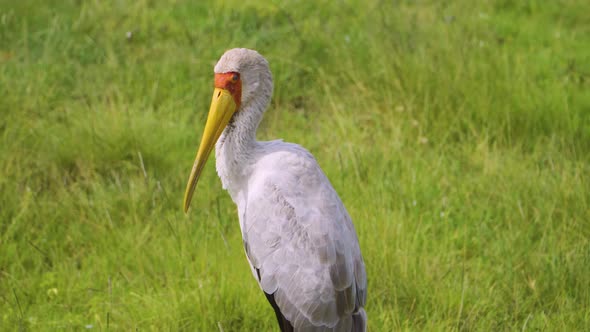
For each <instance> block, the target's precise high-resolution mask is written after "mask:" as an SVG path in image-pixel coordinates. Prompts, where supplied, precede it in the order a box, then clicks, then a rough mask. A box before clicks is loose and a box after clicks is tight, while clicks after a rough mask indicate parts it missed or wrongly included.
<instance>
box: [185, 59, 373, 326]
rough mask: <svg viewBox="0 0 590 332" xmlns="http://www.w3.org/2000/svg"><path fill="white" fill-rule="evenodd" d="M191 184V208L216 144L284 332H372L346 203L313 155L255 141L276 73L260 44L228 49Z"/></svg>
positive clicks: (250, 253)
mask: <svg viewBox="0 0 590 332" xmlns="http://www.w3.org/2000/svg"><path fill="white" fill-rule="evenodd" d="M214 73H215V80H214V82H215V83H214V92H213V98H212V101H211V106H210V109H209V113H208V115H207V121H206V123H205V128H204V130H203V136H202V138H201V142H200V144H199V148H198V150H197V156H196V158H195V161H194V164H193V167H192V170H191V173H190V176H189V180H188V183H187V187H186V191H185V195H184V202H183V205H184V207H183V209H184V212H185V213H187V211H188V209H189V207H190V203H191V200H192V197H193V194H194V192H195V187H196V185H197V182H198V179H199V177H200V175H201V173H202V171H203V168H204V166H205V164H206V162H207V160H208V158H209V155H210V153H211V151H212V150H213V148H214V147H215V160H216V169H217V173H218V175H219V178H220V179H221V183H222V186H223V189H225V190H227V191H228V193H229V195H230V196H231V198H232V200H233V201H234V203H235V204H236V206H237V212H238V219H239V223H240V229H241V233H242V240H243V245H244V251H245V253H246V258H247V260H248V263H249V265H250V268H251V270H252V274H253V276H254V278H255V279H256V281H257V282H258V284H259V286H260V288H261V289H262V291H263V292H264V295H265V297H266V299H267V300H268V302H269V303H270V305H271V306H272V308H273V309H274V312H275V315H276V319H277V321H278V325H279V328H280V330H281V332H287V331H298V332H315V331H338V332H340V331H347V332H361V331H366V329H367V313H366V311H365V309H364V306H365V303H366V298H367V276H366V272H365V263H364V261H363V257H362V255H361V251H360V246H359V241H358V237H357V234H356V231H355V228H354V225H353V223H352V220H351V217H350V215H349V214H348V212H347V210H346V208H345V207H344V204H343V203H342V201H341V199H340V198H339V196H338V194H337V193H336V191H335V189H334V188H333V187H332V185H331V183H330V181H329V180H328V178H327V176H326V175H325V173H324V172H323V171H322V169H321V168H320V166H319V165H318V163H317V161H316V160H315V158H314V157H313V155H312V154H311V153H310V152H308V151H307V150H306V149H305V148H303V147H301V146H300V145H297V144H294V143H286V142H283V141H282V140H272V141H257V140H256V131H257V128H258V125H259V123H260V121H261V119H262V117H263V114H264V112H265V111H266V109H267V108H268V106H269V104H270V100H271V96H272V92H273V79H272V74H271V71H270V67H269V63H268V61H267V60H266V59H265V58H264V57H263V56H262V55H260V54H259V53H258V52H257V51H255V50H250V49H245V48H234V49H230V50H228V51H226V52H225V53H224V54H223V55H222V56H221V58H220V59H219V61H218V62H217V64H216V65H215V67H214Z"/></svg>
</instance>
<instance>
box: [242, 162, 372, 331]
mask: <svg viewBox="0 0 590 332" xmlns="http://www.w3.org/2000/svg"><path fill="white" fill-rule="evenodd" d="M285 167H288V168H291V169H289V172H281V173H280V175H281V177H275V176H273V175H272V174H265V175H264V176H262V177H259V178H257V180H256V181H259V183H258V184H257V185H258V188H262V190H258V191H257V192H256V193H250V194H249V195H250V196H251V197H249V200H248V203H247V207H246V210H245V213H244V216H243V218H244V222H243V226H242V227H243V229H242V231H243V236H244V242H245V245H246V248H247V249H246V251H247V256H248V259H249V261H250V263H251V265H252V266H253V267H254V268H256V269H258V270H259V272H260V278H259V283H260V286H261V288H262V289H263V290H264V292H266V293H268V294H274V299H275V301H276V303H277V305H278V307H279V308H280V310H281V312H282V314H283V315H284V316H285V317H286V318H287V319H288V320H289V321H290V322H291V323H292V325H293V326H294V327H295V330H296V331H365V329H366V313H365V311H364V309H363V306H364V304H365V301H366V285H367V281H366V275H365V268H364V262H363V259H362V256H361V253H360V249H359V246H358V240H357V237H356V233H355V231H354V227H353V225H352V221H351V220H350V217H349V215H348V213H347V212H346V210H345V208H344V206H343V204H342V202H341V201H340V199H339V197H338V196H337V194H336V192H335V191H334V189H333V188H332V186H331V185H330V183H329V181H328V179H327V178H326V177H325V175H324V174H323V172H322V171H321V170H320V169H319V167H318V166H317V164H315V161H314V160H313V159H312V160H311V162H306V161H305V160H304V161H303V162H298V163H293V162H291V163H290V164H287V165H286V166H285ZM285 174H288V176H287V177H285V176H284V175H285Z"/></svg>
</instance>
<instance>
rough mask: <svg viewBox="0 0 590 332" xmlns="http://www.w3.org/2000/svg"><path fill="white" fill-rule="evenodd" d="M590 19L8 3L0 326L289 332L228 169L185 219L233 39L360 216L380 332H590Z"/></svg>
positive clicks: (374, 323)
mask: <svg viewBox="0 0 590 332" xmlns="http://www.w3.org/2000/svg"><path fill="white" fill-rule="evenodd" d="M588 12H590V2H588V1H585V0H571V1H565V0H564V1H540V0H539V1H534V0H529V1H519V2H513V1H486V2H475V1H469V0H462V1H453V2H443V1H435V0H431V1H396V2H393V3H390V2H389V1H382V2H368V3H367V2H364V1H338V2H328V1H322V2H318V3H314V2H311V1H310V2H305V1H287V2H279V1H275V2H269V3H266V4H261V3H260V2H258V1H254V0H241V1H215V2H213V1H184V0H181V1H147V0H146V1H73V0H72V1H26V0H25V1H9V0H0V117H1V120H0V156H1V157H0V160H1V162H0V221H1V223H0V329H1V330H6V331H14V330H30V331H42V330H84V329H87V328H88V329H91V330H107V329H112V330H123V331H130V330H136V329H137V330H140V331H145V330H154V331H159V330H188V331H194V330H199V331H216V330H220V329H223V330H224V331H269V330H273V329H274V330H276V328H275V319H274V315H273V313H272V310H271V308H270V306H269V305H268V304H267V303H266V299H265V298H264V296H262V294H261V293H260V291H259V288H258V286H257V285H256V283H255V281H254V279H253V278H252V276H251V273H250V271H249V268H248V266H247V263H246V259H245V257H244V254H243V250H242V244H241V235H240V231H239V226H238V222H237V216H236V212H235V207H234V205H233V203H232V202H231V199H230V198H229V196H228V194H227V193H226V192H224V191H223V190H222V189H221V185H220V183H219V180H218V178H217V176H216V173H215V171H214V165H213V164H214V163H213V160H211V161H210V162H209V164H208V166H207V168H206V170H205V172H204V174H203V177H202V180H201V182H200V183H199V189H198V191H197V196H196V198H195V200H194V201H193V208H192V210H191V212H190V214H189V215H184V214H183V213H182V211H181V204H182V195H183V192H184V188H185V181H186V179H187V178H188V174H189V171H190V168H191V166H192V161H193V157H194V153H195V151H196V148H197V144H198V140H199V138H200V133H201V130H202V128H203V125H204V120H205V118H206V111H207V110H208V103H209V101H210V94H211V93H212V82H213V74H212V67H213V65H214V63H215V61H216V60H217V59H218V58H219V56H220V55H221V54H222V53H223V52H224V51H225V50H226V49H229V48H232V47H249V48H254V49H257V50H259V51H260V52H261V53H262V54H263V55H265V56H266V57H267V58H268V60H269V61H270V63H271V68H272V70H273V74H274V78H275V85H276V88H275V94H274V97H273V101H272V105H271V108H270V109H269V111H268V112H267V114H266V117H265V120H264V121H263V124H262V125H261V129H260V132H259V135H258V137H259V138H260V139H274V138H284V139H285V140H287V141H292V142H297V143H300V144H302V145H304V146H305V147H307V148H308V149H309V150H310V151H311V152H312V153H313V154H314V155H315V156H316V158H317V159H318V161H319V162H320V164H321V165H322V167H323V169H324V171H325V172H326V173H327V174H328V176H329V178H330V179H331V181H332V183H333V185H334V186H335V188H336V189H337V191H338V192H339V193H340V195H341V197H342V199H343V201H344V203H345V205H346V206H347V208H348V211H349V213H350V214H351V216H352V218H353V220H354V222H355V226H356V229H357V232H358V234H359V237H360V243H361V248H362V251H363V255H364V258H365V261H366V265H367V272H368V278H369V293H368V303H367V310H368V315H369V320H370V321H369V326H370V330H371V331H392V330H407V331H448V330H460V331H504V330H514V331H538V330H548V331H582V330H588V329H590V21H588V14H587V13H588ZM127 32H130V33H131V37H130V38H127Z"/></svg>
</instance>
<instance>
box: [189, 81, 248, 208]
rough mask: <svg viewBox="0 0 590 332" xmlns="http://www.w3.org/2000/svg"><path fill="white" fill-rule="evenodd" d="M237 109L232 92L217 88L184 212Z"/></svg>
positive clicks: (194, 167)
mask: <svg viewBox="0 0 590 332" xmlns="http://www.w3.org/2000/svg"><path fill="white" fill-rule="evenodd" d="M236 109H237V106H236V102H235V101H234V98H233V97H232V95H231V93H230V92H229V91H228V90H225V89H221V88H215V91H214V92H213V99H212V100H211V108H210V109H209V115H208V116H207V123H206V124H205V130H204V131H203V137H202V138H201V145H200V146H199V150H198V151H197V157H196V158H195V163H194V164H193V169H192V171H191V175H190V177H189V178H188V183H187V184H186V191H185V193H184V204H183V205H184V213H186V212H187V211H188V208H189V206H190V205H191V199H192V198H193V193H194V191H195V187H196V186H197V181H199V176H201V172H202V171H203V168H204V167H205V163H207V159H209V154H210V153H211V150H213V147H214V146H215V143H216V142H217V140H218V139H219V136H221V133H222V132H223V129H225V127H226V126H227V124H228V123H229V120H230V119H231V117H232V115H234V113H235V112H236Z"/></svg>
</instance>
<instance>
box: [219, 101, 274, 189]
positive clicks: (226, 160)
mask: <svg viewBox="0 0 590 332" xmlns="http://www.w3.org/2000/svg"><path fill="white" fill-rule="evenodd" d="M265 97H266V96H260V97H259V98H255V99H253V100H251V101H250V102H249V103H248V104H246V105H243V106H242V107H240V109H239V110H238V111H237V112H236V114H235V115H234V116H233V118H232V119H231V120H230V123H229V124H228V126H227V127H226V128H225V129H224V131H223V133H222V134H221V137H220V138H219V140H218V141H217V144H216V145H215V159H216V167H217V174H218V175H219V178H220V179H221V183H222V185H223V188H224V189H227V190H228V191H229V193H230V195H231V196H232V198H234V200H235V198H236V195H237V191H238V190H239V188H242V187H243V186H242V185H241V184H242V183H243V182H244V181H247V179H248V177H249V175H250V166H251V165H252V164H253V162H254V161H255V159H256V153H257V150H258V146H259V143H258V141H256V130H257V129H258V125H259V124H260V121H261V120H262V114H263V113H264V110H265V109H266V107H267V105H268V102H269V99H270V97H266V98H265Z"/></svg>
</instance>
